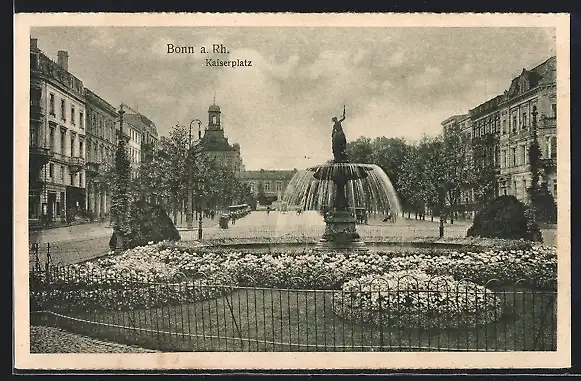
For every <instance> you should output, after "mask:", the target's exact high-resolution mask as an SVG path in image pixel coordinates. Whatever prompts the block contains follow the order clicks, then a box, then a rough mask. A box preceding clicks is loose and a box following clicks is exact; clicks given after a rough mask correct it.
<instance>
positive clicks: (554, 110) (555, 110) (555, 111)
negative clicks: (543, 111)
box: [551, 103, 557, 118]
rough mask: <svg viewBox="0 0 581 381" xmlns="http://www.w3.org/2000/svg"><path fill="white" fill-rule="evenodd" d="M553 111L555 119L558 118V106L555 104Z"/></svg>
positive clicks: (552, 107) (552, 106)
mask: <svg viewBox="0 0 581 381" xmlns="http://www.w3.org/2000/svg"><path fill="white" fill-rule="evenodd" d="M551 110H552V111H553V118H556V117H557V105H556V104H555V103H553V104H552V105H551Z"/></svg>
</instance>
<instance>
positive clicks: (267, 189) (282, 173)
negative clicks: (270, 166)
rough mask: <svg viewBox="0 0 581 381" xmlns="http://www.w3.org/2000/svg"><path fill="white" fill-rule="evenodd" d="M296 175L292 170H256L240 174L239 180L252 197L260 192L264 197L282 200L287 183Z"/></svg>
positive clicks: (295, 171)
mask: <svg viewBox="0 0 581 381" xmlns="http://www.w3.org/2000/svg"><path fill="white" fill-rule="evenodd" d="M296 173H297V170H296V169H293V170H264V169H261V170H258V171H244V172H241V173H240V180H241V181H242V183H243V184H246V185H247V186H248V187H249V188H250V191H251V192H252V194H253V195H254V197H257V196H258V194H259V193H260V192H261V189H262V191H263V192H264V195H265V196H266V197H269V198H272V199H275V200H276V201H280V200H282V196H283V195H284V192H285V191H286V187H287V186H288V183H289V182H290V181H291V179H292V178H293V176H294V175H295V174H296Z"/></svg>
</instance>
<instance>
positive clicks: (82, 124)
mask: <svg viewBox="0 0 581 381" xmlns="http://www.w3.org/2000/svg"><path fill="white" fill-rule="evenodd" d="M84 117H85V114H84V113H83V112H82V111H79V127H81V128H85V121H84Z"/></svg>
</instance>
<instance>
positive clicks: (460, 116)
mask: <svg viewBox="0 0 581 381" xmlns="http://www.w3.org/2000/svg"><path fill="white" fill-rule="evenodd" d="M467 116H468V115H467V114H462V115H454V116H451V117H449V118H448V119H446V120H444V121H443V122H442V123H441V124H442V126H445V125H447V124H448V123H450V122H458V121H460V120H462V119H466V117H467Z"/></svg>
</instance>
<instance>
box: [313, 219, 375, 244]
mask: <svg viewBox="0 0 581 381" xmlns="http://www.w3.org/2000/svg"><path fill="white" fill-rule="evenodd" d="M356 222H357V221H356V219H355V217H353V216H352V215H351V214H350V213H349V212H338V211H333V212H329V213H328V214H327V215H326V216H325V224H326V226H325V233H323V237H322V238H321V240H320V241H319V242H318V243H317V245H316V246H315V248H314V250H315V251H368V250H369V249H368V248H367V247H366V246H365V243H364V242H363V241H361V239H360V237H359V234H358V233H357V230H356Z"/></svg>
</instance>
